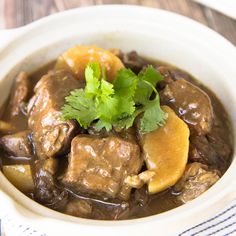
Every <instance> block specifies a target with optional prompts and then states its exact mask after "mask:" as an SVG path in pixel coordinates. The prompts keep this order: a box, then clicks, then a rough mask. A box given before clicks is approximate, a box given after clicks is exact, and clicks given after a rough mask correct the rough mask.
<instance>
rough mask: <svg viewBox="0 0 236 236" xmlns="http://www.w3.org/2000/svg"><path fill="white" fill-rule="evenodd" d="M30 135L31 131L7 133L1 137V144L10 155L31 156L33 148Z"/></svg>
mask: <svg viewBox="0 0 236 236" xmlns="http://www.w3.org/2000/svg"><path fill="white" fill-rule="evenodd" d="M28 137H29V131H22V132H19V133H15V134H10V135H5V136H3V137H2V138H0V145H1V146H2V147H3V149H4V150H5V151H6V152H8V153H9V155H12V156H15V157H31V156H32V149H31V144H30V141H29V138H28Z"/></svg>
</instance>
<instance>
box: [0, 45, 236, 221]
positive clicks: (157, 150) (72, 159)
mask: <svg viewBox="0 0 236 236" xmlns="http://www.w3.org/2000/svg"><path fill="white" fill-rule="evenodd" d="M85 49H86V48H85ZM85 49H83V50H85ZM91 50H92V51H93V50H96V49H94V48H92V49H91ZM85 51H86V50H85ZM104 51H105V50H104ZM83 53H84V52H83ZM102 53H103V51H102ZM102 53H100V54H98V56H97V57H94V58H95V59H94V60H95V61H98V62H100V64H102V63H105V62H106V60H107V58H105V59H104V58H102V56H101V54H102ZM110 54H113V56H114V58H115V59H114V58H113V56H111V55H110ZM75 55H76V59H75V60H74V61H73V63H74V64H73V63H72V64H68V63H67V59H68V60H69V59H71V57H73V58H74V57H75ZM107 55H108V57H110V59H109V60H110V61H111V63H113V64H112V66H113V67H112V66H111V65H108V66H107V64H106V63H105V67H106V69H107V71H108V72H109V73H107V79H108V81H112V80H113V77H114V76H115V74H116V72H117V71H119V70H120V69H122V68H129V69H130V70H131V71H133V73H135V74H138V73H143V71H144V70H145V68H147V67H148V65H152V68H154V69H155V70H156V71H157V72H158V73H159V74H160V75H161V76H162V77H163V79H162V80H161V81H160V82H158V83H157V85H156V90H157V92H158V93H159V95H160V103H161V107H162V110H163V112H164V113H165V114H167V115H166V117H165V119H166V120H165V122H163V123H161V124H160V125H159V127H158V128H157V129H155V130H153V131H150V132H146V133H142V132H140V126H141V125H142V124H141V122H140V119H141V117H142V113H140V114H139V115H138V116H137V117H135V119H134V121H133V123H132V125H131V127H129V128H128V129H124V128H122V129H119V128H115V127H112V128H111V129H110V130H107V129H106V128H103V129H100V130H98V129H96V125H94V123H91V125H89V126H88V127H86V128H85V127H83V126H82V125H81V124H80V123H79V122H77V120H76V119H68V120H66V119H62V118H61V108H62V107H63V105H64V103H65V97H67V96H69V95H70V93H71V91H72V90H74V89H77V91H78V89H83V88H84V87H85V79H84V77H83V76H84V71H82V72H83V73H82V72H81V67H82V66H81V65H85V66H86V64H87V62H89V58H88V60H87V61H86V60H85V59H83V58H82V56H81V57H80V56H79V54H78V53H77V54H76V53H75V52H74V51H73V50H71V51H69V50H68V52H66V53H65V54H63V56H62V57H60V58H59V59H58V60H57V62H54V63H50V65H47V66H45V67H43V68H40V69H39V70H37V71H36V72H35V73H32V74H30V75H28V74H27V73H26V72H21V73H19V75H18V76H17V77H16V79H15V83H14V85H13V87H12V91H11V94H10V97H9V100H8V101H7V103H6V106H5V109H4V112H3V114H2V116H1V117H0V158H1V162H0V163H1V169H2V171H3V173H4V174H5V175H6V177H7V178H8V179H9V180H10V181H11V182H12V183H13V184H14V185H15V186H16V187H18V188H19V189H20V190H21V191H22V192H24V193H25V194H26V195H27V196H28V197H30V198H32V199H34V200H35V201H37V202H39V203H41V204H42V205H44V206H46V207H49V208H52V209H54V210H57V211H60V212H62V213H65V214H69V215H73V216H77V217H84V218H91V219H100V220H123V219H132V218H140V217H145V216H149V215H154V214H158V213H160V212H164V211H167V210H170V209H173V208H175V207H178V206H180V205H182V204H184V203H186V202H188V201H191V200H193V199H195V198H196V197H198V196H199V195H200V194H202V193H203V192H205V191H206V190H207V189H209V188H210V187H211V186H212V185H213V184H215V183H216V182H217V181H218V179H219V178H220V177H221V176H222V175H223V174H224V172H225V171H226V170H227V168H228V166H229V165H230V163H231V154H232V138H233V137H232V133H231V125H230V121H229V118H228V116H227V112H226V111H225V109H224V107H223V106H222V104H221V102H220V101H219V99H218V98H217V97H216V96H215V95H214V93H213V92H212V91H210V90H209V89H208V88H206V87H205V86H204V85H202V84H201V83H200V82H198V81H197V80H195V79H194V78H193V77H192V76H191V75H190V74H188V73H187V72H185V71H182V70H180V69H178V68H175V67H173V66H170V65H168V64H166V63H162V62H159V61H152V60H147V59H144V58H142V57H140V56H139V55H138V54H137V53H136V52H135V51H133V52H130V53H123V52H121V51H120V50H110V52H109V53H108V54H107ZM83 56H84V54H83ZM85 57H86V56H84V58H85ZM81 58H82V59H81ZM103 59H104V60H105V62H104V60H103ZM80 60H85V62H83V63H81V64H80ZM109 63H110V62H109ZM109 63H108V64H109ZM77 64H78V65H79V66H77V67H76V65H77ZM70 65H72V66H71V67H70ZM39 67H40V66H39ZM128 73H130V72H128ZM82 75H83V76H82ZM85 76H86V74H85ZM81 77H83V78H81ZM114 86H115V85H114ZM154 90H155V88H154ZM154 90H153V91H154ZM80 91H82V90H80ZM153 91H152V95H151V93H150V97H151V98H150V102H152V101H153V100H151V99H152V97H153V96H154V95H153ZM140 100H141V99H140ZM84 101H85V100H84ZM86 101H87V100H86ZM123 102H125V101H123ZM127 102H128V101H127ZM150 104H151V103H150ZM83 105H84V106H86V103H84V104H82V105H81V106H83ZM121 105H122V104H121ZM164 113H163V114H164ZM87 119H90V118H89V117H87ZM85 120H86V117H85ZM181 140H183V141H181ZM175 142H176V144H175ZM167 149H168V150H169V152H167V151H166V150H167ZM22 173H23V174H22Z"/></svg>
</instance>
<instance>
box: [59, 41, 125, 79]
mask: <svg viewBox="0 0 236 236" xmlns="http://www.w3.org/2000/svg"><path fill="white" fill-rule="evenodd" d="M90 62H98V63H99V64H100V66H101V67H105V68H106V76H107V79H108V81H112V80H113V79H114V78H115V75H116V72H117V71H118V70H120V69H121V68H123V67H124V65H123V63H122V62H121V60H120V59H119V58H118V57H117V56H115V55H114V54H113V53H112V52H110V51H108V50H105V49H102V48H98V47H96V46H83V45H77V46H75V47H72V48H70V49H68V50H67V51H66V52H65V53H63V54H62V55H61V56H60V57H59V58H58V60H57V63H56V66H55V68H56V69H69V70H70V71H72V72H73V73H74V74H75V75H76V76H77V77H78V78H79V79H84V71H85V68H86V66H87V64H88V63H90Z"/></svg>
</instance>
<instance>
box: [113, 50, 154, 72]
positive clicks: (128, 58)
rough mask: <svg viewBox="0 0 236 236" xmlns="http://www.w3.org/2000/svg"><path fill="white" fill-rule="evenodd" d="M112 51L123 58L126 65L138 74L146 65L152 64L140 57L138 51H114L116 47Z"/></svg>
mask: <svg viewBox="0 0 236 236" xmlns="http://www.w3.org/2000/svg"><path fill="white" fill-rule="evenodd" d="M112 51H113V53H115V54H116V55H117V56H118V57H119V58H120V59H121V61H122V62H123V63H124V65H125V67H127V68H130V69H131V70H132V71H133V72H134V73H136V74H138V73H139V72H140V71H141V70H142V69H143V68H144V67H145V66H147V65H148V64H150V63H148V62H147V61H146V60H145V59H143V58H142V57H140V56H139V55H138V53H137V52H136V51H131V52H129V53H122V52H121V51H114V49H113V50H112Z"/></svg>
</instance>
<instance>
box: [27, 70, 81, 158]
mask: <svg viewBox="0 0 236 236" xmlns="http://www.w3.org/2000/svg"><path fill="white" fill-rule="evenodd" d="M80 87H82V84H81V82H80V81H79V80H77V79H75V78H74V77H73V76H72V75H71V74H70V73H69V72H67V71H64V70H60V71H51V72H49V73H48V74H46V75H45V76H43V77H42V79H41V80H40V81H39V82H38V83H37V84H36V86H35V89H34V92H35V95H34V96H33V98H32V99H31V100H30V103H29V106H28V116H29V119H28V126H29V129H30V130H31V131H32V134H33V136H32V139H33V142H34V145H35V149H36V154H37V156H38V157H39V158H48V157H54V156H56V155H60V154H63V153H64V152H65V151H67V149H68V148H69V146H70V142H71V140H72V138H73V136H74V134H75V131H76V128H77V125H76V122H75V121H63V120H62V119H61V111H60V110H61V107H62V106H63V105H64V103H65V97H66V96H68V95H69V93H70V91H71V90H73V89H76V88H80Z"/></svg>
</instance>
